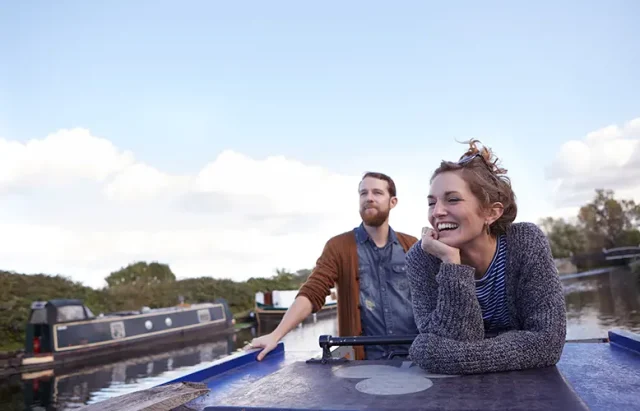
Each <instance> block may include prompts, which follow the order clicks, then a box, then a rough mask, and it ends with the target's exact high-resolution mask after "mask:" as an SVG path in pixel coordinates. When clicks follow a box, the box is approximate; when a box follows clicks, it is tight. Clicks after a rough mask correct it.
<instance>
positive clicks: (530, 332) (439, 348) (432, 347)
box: [409, 223, 566, 374]
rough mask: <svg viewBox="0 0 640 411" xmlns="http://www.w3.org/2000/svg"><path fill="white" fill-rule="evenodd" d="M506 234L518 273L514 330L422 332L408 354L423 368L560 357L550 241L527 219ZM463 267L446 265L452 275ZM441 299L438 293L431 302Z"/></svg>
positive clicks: (560, 299) (561, 309)
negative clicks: (464, 335) (490, 334)
mask: <svg viewBox="0 0 640 411" xmlns="http://www.w3.org/2000/svg"><path fill="white" fill-rule="evenodd" d="M510 235H511V236H512V238H511V239H510V243H511V244H510V246H511V247H513V250H512V252H513V253H514V255H513V256H512V257H513V258H514V262H515V265H516V267H511V269H516V270H519V271H520V278H519V279H518V280H517V282H516V284H515V288H516V289H515V290H514V292H515V306H516V311H517V322H518V324H519V327H518V329H516V330H511V331H508V332H505V333H502V334H500V335H498V336H497V337H494V338H482V339H475V340H474V339H467V340H463V339H460V338H456V337H455V336H454V334H450V335H442V334H438V333H435V332H432V330H430V329H427V330H426V332H422V330H421V333H420V334H419V335H418V337H417V338H416V339H415V341H414V342H413V344H412V345H411V348H410V350H409V354H410V357H411V359H412V360H413V361H414V362H415V363H417V364H418V365H420V366H421V367H422V368H423V369H425V370H427V371H429V372H433V373H442V374H473V373H485V372H498V371H512V370H521V369H526V368H535V367H546V366H550V365H554V364H556V363H557V362H558V361H559V360H560V356H561V354H562V349H563V347H564V341H565V336H566V311H565V302H564V294H563V290H562V284H561V282H560V278H559V275H558V272H557V269H556V267H555V264H554V262H553V258H552V255H551V250H550V247H549V243H548V241H547V238H546V236H545V235H544V233H542V231H541V230H540V229H539V228H538V227H537V226H535V225H534V224H530V223H521V224H519V225H518V226H517V227H513V229H512V230H511V232H510ZM512 265H513V264H512ZM464 270H465V269H464V268H463V266H458V267H451V271H452V272H454V273H455V274H454V275H460V274H461V273H462V272H464ZM440 274H443V273H442V272H441V273H440ZM440 274H439V275H440ZM441 297H442V295H441V294H439V295H438V301H437V303H436V306H437V305H439V304H440V303H441V301H440V300H439V298H441ZM454 309H455V307H454ZM416 315H418V313H416ZM420 315H424V314H420ZM461 324H462V323H461Z"/></svg>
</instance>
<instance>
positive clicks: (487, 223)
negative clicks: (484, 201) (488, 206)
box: [484, 221, 491, 234]
mask: <svg viewBox="0 0 640 411" xmlns="http://www.w3.org/2000/svg"><path fill="white" fill-rule="evenodd" d="M484 225H485V226H486V227H487V234H491V229H490V228H489V222H488V221H485V222H484Z"/></svg>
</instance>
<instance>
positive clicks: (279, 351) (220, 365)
mask: <svg viewBox="0 0 640 411" xmlns="http://www.w3.org/2000/svg"><path fill="white" fill-rule="evenodd" d="M260 351H262V349H261V348H257V349H254V350H251V351H247V352H239V353H235V354H231V355H230V356H227V357H223V358H220V359H219V360H217V361H214V363H213V364H209V365H208V366H207V367H205V368H202V369H200V370H197V371H194V372H190V373H187V374H184V375H182V376H181V377H178V378H175V379H173V380H170V381H167V382H164V383H162V384H160V385H159V386H163V385H167V384H175V383H178V382H201V381H204V380H207V379H209V378H212V377H215V376H217V375H220V374H222V373H225V372H227V371H229V370H232V369H234V368H238V367H241V366H243V365H245V364H248V363H251V362H256V361H257V359H256V357H257V356H258V354H259V353H260ZM283 354H284V343H283V342H279V343H278V345H277V346H276V348H274V349H273V350H272V351H271V352H269V353H268V354H267V355H266V356H265V358H264V359H266V358H270V357H275V356H279V355H283ZM264 359H263V361H264Z"/></svg>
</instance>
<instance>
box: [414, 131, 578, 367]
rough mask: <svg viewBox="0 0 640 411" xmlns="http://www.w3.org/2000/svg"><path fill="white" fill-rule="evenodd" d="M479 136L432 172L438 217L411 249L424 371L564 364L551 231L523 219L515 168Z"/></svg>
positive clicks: (432, 206) (417, 357) (433, 215)
mask: <svg viewBox="0 0 640 411" xmlns="http://www.w3.org/2000/svg"><path fill="white" fill-rule="evenodd" d="M477 142H478V141H476V140H472V141H470V142H469V146H470V148H469V150H468V151H467V152H466V153H465V155H463V157H461V159H460V161H458V162H445V161H443V162H442V163H441V164H440V167H439V168H438V169H436V171H435V172H434V174H433V176H432V178H431V188H430V193H429V196H428V201H429V222H430V224H431V226H432V227H433V229H423V234H422V239H421V240H419V241H418V242H417V243H416V244H414V246H413V247H412V248H411V249H410V250H409V252H408V253H407V272H408V275H409V279H410V284H411V295H412V299H413V309H414V315H415V319H416V324H417V325H418V330H419V331H420V334H419V335H418V336H417V337H416V339H415V341H414V342H413V344H412V345H411V348H410V351H409V353H410V356H411V359H412V360H413V361H414V362H415V363H417V364H418V365H420V366H421V367H422V368H423V369H425V370H427V371H428V372H432V373H442V374H473V373H485V372H495V371H510V370H519V369H526V368H534V367H545V366H550V365H554V364H556V363H557V362H558V360H559V359H560V355H561V353H562V349H563V347H564V341H565V335H566V313H565V305H564V295H563V291H562V285H561V283H560V279H559V276H558V271H557V270H556V267H555V264H554V262H553V258H552V256H551V250H550V247H549V243H548V241H547V238H546V236H545V235H544V233H543V232H542V231H541V230H540V229H539V228H538V227H537V226H536V225H535V224H531V223H513V220H514V219H515V218H516V214H517V207H516V202H515V195H514V193H513V191H512V189H511V183H510V181H509V179H508V178H507V177H506V175H505V174H506V170H504V169H501V168H499V167H497V166H496V161H495V160H493V161H492V157H493V156H492V154H491V152H490V150H488V149H487V148H485V147H483V148H482V150H479V149H478V148H477V146H476V143H477Z"/></svg>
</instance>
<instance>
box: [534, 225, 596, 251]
mask: <svg viewBox="0 0 640 411" xmlns="http://www.w3.org/2000/svg"><path fill="white" fill-rule="evenodd" d="M540 225H541V228H542V231H544V232H545V234H546V235H547V238H548V239H549V245H550V246H551V254H553V257H554V258H567V257H571V256H574V255H576V254H580V253H582V252H584V251H585V249H586V246H587V238H586V236H585V233H584V230H582V229H581V228H579V227H577V226H576V225H574V224H571V223H569V222H567V221H565V220H564V219H560V218H559V219H554V218H552V217H547V218H545V219H543V220H542V221H541V222H540Z"/></svg>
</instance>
